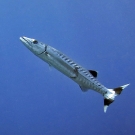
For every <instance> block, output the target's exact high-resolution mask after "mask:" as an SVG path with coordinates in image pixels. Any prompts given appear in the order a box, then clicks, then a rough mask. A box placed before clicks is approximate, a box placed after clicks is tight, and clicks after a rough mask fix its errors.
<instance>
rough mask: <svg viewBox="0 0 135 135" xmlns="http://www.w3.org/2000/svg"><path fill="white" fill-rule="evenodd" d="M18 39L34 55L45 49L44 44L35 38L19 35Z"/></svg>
mask: <svg viewBox="0 0 135 135" xmlns="http://www.w3.org/2000/svg"><path fill="white" fill-rule="evenodd" d="M20 40H21V41H22V43H23V44H24V45H25V46H26V47H27V48H28V49H29V50H30V51H31V52H33V53H34V54H35V55H39V54H41V53H43V52H44V51H45V47H46V45H45V44H43V43H42V42H40V41H38V40H36V39H33V38H28V37H20Z"/></svg>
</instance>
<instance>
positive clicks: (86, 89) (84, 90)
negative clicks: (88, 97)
mask: <svg viewBox="0 0 135 135" xmlns="http://www.w3.org/2000/svg"><path fill="white" fill-rule="evenodd" d="M80 88H81V90H82V91H83V92H86V91H88V90H89V89H88V88H86V87H83V86H80Z"/></svg>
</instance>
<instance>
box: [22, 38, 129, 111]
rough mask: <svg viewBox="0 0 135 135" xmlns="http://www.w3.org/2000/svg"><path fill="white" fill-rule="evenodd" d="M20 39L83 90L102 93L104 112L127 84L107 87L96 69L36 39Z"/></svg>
mask: <svg viewBox="0 0 135 135" xmlns="http://www.w3.org/2000/svg"><path fill="white" fill-rule="evenodd" d="M20 40H21V41H22V43H23V44H24V45H25V46H26V47H27V48H28V49H29V50H30V51H31V52H33V53H34V54H35V55H36V56H38V57H39V58H40V59H42V60H43V61H45V62H47V63H48V64H49V65H51V66H53V67H54V68H56V69H57V70H59V71H60V72H62V73H63V74H65V75H66V76H67V77H69V78H71V79H72V80H73V81H74V82H76V83H77V84H78V85H79V86H80V88H81V90H82V91H83V92H86V91H88V90H90V89H92V90H94V91H96V92H98V93H100V94H101V95H103V97H104V112H106V111H107V107H108V106H109V105H110V104H111V103H112V102H113V101H114V99H115V97H116V96H117V95H120V93H121V92H122V90H123V89H124V88H126V87H127V86H128V85H129V84H126V85H123V86H120V87H118V88H114V89H108V88H106V87H105V86H104V85H102V84H101V83H99V82H98V81H97V79H96V78H97V71H94V70H87V69H85V68H84V67H82V66H80V65H79V64H77V63H76V62H74V61H73V60H71V59H70V58H69V57H67V56H66V55H65V54H63V53H62V52H60V51H58V50H56V49H55V48H53V47H51V46H49V45H46V44H44V43H42V42H40V41H37V40H36V39H32V38H27V37H20Z"/></svg>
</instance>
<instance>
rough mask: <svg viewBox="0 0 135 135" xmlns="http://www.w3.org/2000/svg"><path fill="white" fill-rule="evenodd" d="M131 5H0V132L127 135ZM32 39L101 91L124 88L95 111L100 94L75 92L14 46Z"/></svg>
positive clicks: (133, 91) (134, 29)
mask: <svg viewBox="0 0 135 135" xmlns="http://www.w3.org/2000/svg"><path fill="white" fill-rule="evenodd" d="M134 5H135V1H133V0H131V1H128V0H123V1H121V0H119V1H118V0H114V1H101V0H97V1H94V0H92V1H88V0H86V1H81V0H78V1H72V0H67V1H63V0H57V1H56V0H46V1H44V0H40V1H32V0H29V1H26V0H23V1H18V0H14V1H10V0H5V1H1V2H0V43H1V45H0V135H99V134H102V135H108V134H109V135H127V134H128V135H134V134H135V128H134V127H135V126H134V125H135V117H134V114H135V96H134V95H135V83H134V80H135V79H134V78H135V70H134V69H135V68H134V67H135V55H134V54H135V49H134V48H135V38H134V37H135V8H134ZM20 36H27V37H30V38H36V39H38V40H40V41H42V42H44V43H47V44H49V45H51V46H53V47H54V48H57V49H58V50H60V51H62V52H63V53H65V54H66V55H68V56H69V57H70V58H72V59H73V60H75V61H76V62H77V63H79V64H80V65H82V66H84V67H85V68H87V69H94V70H96V71H98V80H99V81H100V82H101V83H102V84H104V85H105V86H106V87H108V88H115V87H118V86H121V85H124V84H127V83H130V86H129V87H127V88H126V89H125V90H124V91H123V92H122V94H121V95H120V96H119V97H117V98H116V100H115V102H114V103H113V104H111V105H110V107H109V108H108V110H107V113H106V114H104V112H103V97H102V96H101V95H100V94H98V93H96V92H94V91H88V92H86V93H83V92H82V91H81V90H80V88H79V86H78V85H77V84H75V83H74V82H73V81H71V80H70V79H69V78H67V77H66V76H64V75H63V74H61V73H60V72H58V71H57V70H55V69H54V68H52V69H51V70H49V66H48V65H47V64H46V63H45V62H43V61H42V60H40V59H39V58H37V57H36V56H34V55H33V54H32V53H31V52H30V51H29V50H28V49H27V48H26V47H24V46H23V44H22V43H21V42H20V41H19V37H20Z"/></svg>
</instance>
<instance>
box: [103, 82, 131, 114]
mask: <svg viewBox="0 0 135 135" xmlns="http://www.w3.org/2000/svg"><path fill="white" fill-rule="evenodd" d="M128 85H129V84H126V85H123V86H120V87H118V88H114V89H108V92H107V93H106V94H105V95H104V112H105V113H106V111H107V108H108V106H109V105H110V104H111V103H112V102H113V101H114V98H115V96H118V95H120V94H121V92H122V90H123V89H125V88H126V87H127V86H128Z"/></svg>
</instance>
